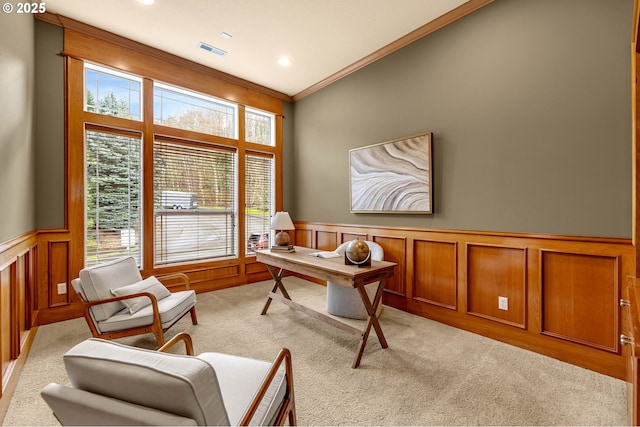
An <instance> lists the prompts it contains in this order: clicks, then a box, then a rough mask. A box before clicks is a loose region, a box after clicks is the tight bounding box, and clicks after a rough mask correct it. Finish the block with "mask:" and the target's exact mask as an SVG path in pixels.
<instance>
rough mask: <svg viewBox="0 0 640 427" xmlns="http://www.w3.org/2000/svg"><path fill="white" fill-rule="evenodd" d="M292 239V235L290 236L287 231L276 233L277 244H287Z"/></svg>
mask: <svg viewBox="0 0 640 427" xmlns="http://www.w3.org/2000/svg"><path fill="white" fill-rule="evenodd" d="M290 239H291V237H290V236H289V233H287V232H286V231H281V232H279V233H278V234H276V245H278V246H286V245H288V244H289V242H290V241H291V240H290Z"/></svg>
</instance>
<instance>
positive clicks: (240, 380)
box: [197, 353, 287, 425]
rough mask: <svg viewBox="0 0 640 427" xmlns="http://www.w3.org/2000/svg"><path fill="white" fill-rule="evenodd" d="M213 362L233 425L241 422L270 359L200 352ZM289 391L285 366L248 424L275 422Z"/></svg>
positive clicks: (208, 360)
mask: <svg viewBox="0 0 640 427" xmlns="http://www.w3.org/2000/svg"><path fill="white" fill-rule="evenodd" d="M197 357H198V358H199V359H202V360H204V361H206V362H208V363H210V364H211V366H213V368H214V369H215V371H216V373H217V377H218V383H219V384H220V390H221V392H222V397H223V399H224V403H225V408H226V409H227V414H228V416H229V422H230V423H231V425H238V424H239V423H240V421H241V420H242V417H243V416H244V414H245V412H246V411H247V409H248V408H249V405H250V404H251V401H252V400H253V398H254V396H255V395H256V393H257V392H258V389H259V388H260V386H261V385H262V381H263V380H264V378H265V376H266V375H267V373H268V372H269V369H271V362H265V361H262V360H255V359H249V358H246V357H240V356H233V355H229V354H221V353H202V354H199V355H198V356H197ZM286 392H287V383H286V374H285V368H284V366H282V367H281V368H280V369H279V370H278V373H277V374H276V376H275V378H274V379H273V381H272V382H271V385H270V386H269V389H268V390H267V393H266V394H265V396H264V398H263V399H262V401H261V402H260V405H259V406H258V410H257V411H256V413H255V415H254V416H253V418H252V419H251V421H250V423H249V425H273V423H274V421H275V417H276V415H277V412H278V410H279V409H280V407H281V406H282V403H283V401H284V398H285V396H286Z"/></svg>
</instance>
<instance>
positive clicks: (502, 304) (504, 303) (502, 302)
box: [498, 297, 509, 310]
mask: <svg viewBox="0 0 640 427" xmlns="http://www.w3.org/2000/svg"><path fill="white" fill-rule="evenodd" d="M498 308H499V309H500V310H509V298H507V297H498Z"/></svg>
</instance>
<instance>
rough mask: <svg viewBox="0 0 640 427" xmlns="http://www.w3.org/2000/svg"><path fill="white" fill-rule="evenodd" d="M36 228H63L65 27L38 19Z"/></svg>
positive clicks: (36, 26)
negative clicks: (62, 53)
mask: <svg viewBox="0 0 640 427" xmlns="http://www.w3.org/2000/svg"><path fill="white" fill-rule="evenodd" d="M35 37H36V70H35V88H36V93H37V96H36V106H35V113H36V114H35V117H36V123H37V126H36V127H35V142H36V156H35V166H36V228H37V229H39V230H42V229H47V228H64V227H65V224H64V192H65V189H64V176H65V173H64V161H65V159H64V58H63V57H62V56H61V55H60V52H62V51H63V50H64V31H63V29H62V28H60V27H58V26H55V25H51V24H47V23H45V22H42V21H36V22H35Z"/></svg>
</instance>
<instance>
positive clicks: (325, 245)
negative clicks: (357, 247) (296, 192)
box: [294, 222, 635, 378]
mask: <svg viewBox="0 0 640 427" xmlns="http://www.w3.org/2000/svg"><path fill="white" fill-rule="evenodd" d="M294 238H295V243H296V244H297V245H300V246H308V247H313V248H318V249H321V250H333V249H335V248H336V247H337V246H338V245H339V244H340V243H342V242H345V241H348V240H352V239H354V238H360V239H364V240H372V241H374V242H377V243H379V244H380V245H381V246H382V247H383V248H384V250H385V260H387V261H393V262H396V263H397V264H398V267H397V268H396V271H395V277H394V278H393V279H392V280H391V281H390V282H389V283H388V284H387V286H386V289H385V294H384V297H383V303H384V304H386V305H389V306H392V307H395V308H398V309H400V310H404V311H407V312H410V313H413V314H416V315H419V316H423V317H426V318H429V319H433V320H436V321H439V322H443V323H446V324H449V325H452V326H455V327H457V328H461V329H465V330H468V331H471V332H474V333H478V334H481V335H484V336H487V337H490V338H493V339H497V340H500V341H503V342H506V343H509V344H512V345H516V346H519V347H522V348H525V349H528V350H532V351H536V352H538V353H541V354H545V355H548V356H551V357H554V358H557V359H560V360H563V361H565V362H569V363H572V364H575V365H578V366H582V367H584V368H587V369H591V370H594V371H597V372H600V373H603V374H606V375H610V376H613V377H616V378H624V372H625V361H624V358H623V357H622V354H621V348H620V343H619V336H620V331H621V327H620V323H621V320H620V307H619V305H618V304H619V299H620V296H621V295H620V294H621V291H622V289H621V283H622V280H625V278H626V277H627V276H630V275H632V274H633V272H634V271H635V250H634V247H633V245H632V243H631V240H630V239H609V238H587V237H584V238H583V237H568V236H548V235H531V234H515V233H484V232H471V231H448V230H423V229H409V228H399V227H389V228H387V227H374V226H352V225H335V224H324V223H307V222H299V223H297V224H296V230H295V233H294ZM499 297H504V298H506V299H507V302H508V309H507V310H503V309H500V308H499V306H498V298H499Z"/></svg>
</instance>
